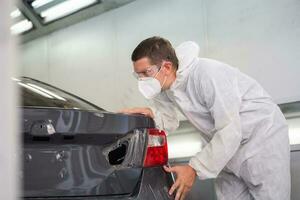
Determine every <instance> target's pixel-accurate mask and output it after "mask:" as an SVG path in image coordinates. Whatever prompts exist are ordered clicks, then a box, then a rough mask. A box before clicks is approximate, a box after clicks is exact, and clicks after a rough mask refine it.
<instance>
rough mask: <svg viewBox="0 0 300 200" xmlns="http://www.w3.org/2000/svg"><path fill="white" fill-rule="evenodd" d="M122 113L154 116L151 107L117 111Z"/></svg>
mask: <svg viewBox="0 0 300 200" xmlns="http://www.w3.org/2000/svg"><path fill="white" fill-rule="evenodd" d="M119 112H120V113H124V114H143V115H145V116H147V117H151V118H154V114H153V112H152V110H151V108H147V107H143V108H127V109H123V110H120V111H119Z"/></svg>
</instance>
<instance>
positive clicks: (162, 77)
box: [133, 57, 172, 89]
mask: <svg viewBox="0 0 300 200" xmlns="http://www.w3.org/2000/svg"><path fill="white" fill-rule="evenodd" d="M167 64H170V62H167V63H166V62H163V64H162V66H156V65H152V64H151V63H150V60H149V59H148V58H147V57H145V58H141V59H139V60H137V61H136V62H133V68H134V72H135V73H136V74H137V75H138V77H140V78H142V77H154V78H156V79H157V80H158V81H159V82H160V85H163V88H162V89H168V88H169V86H170V84H168V82H169V81H166V80H167V77H168V76H169V74H170V72H171V71H170V70H171V68H172V67H171V68H170V67H167V66H165V65H167ZM164 82H165V84H163V83H164Z"/></svg>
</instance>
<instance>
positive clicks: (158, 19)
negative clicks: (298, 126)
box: [21, 0, 300, 110]
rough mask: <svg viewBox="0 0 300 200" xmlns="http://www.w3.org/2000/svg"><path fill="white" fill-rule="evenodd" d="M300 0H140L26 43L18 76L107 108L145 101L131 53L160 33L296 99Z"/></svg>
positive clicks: (299, 95) (277, 94) (299, 92)
mask: <svg viewBox="0 0 300 200" xmlns="http://www.w3.org/2000/svg"><path fill="white" fill-rule="evenodd" d="M299 10H300V1H299V0H264V1H261V0H252V1H250V0H248V1H239V0H226V1H225V0H218V1H216V0H184V1H183V0H164V1H161V0H153V1H147V0H137V1H135V2H133V3H130V4H128V5H126V6H124V7H121V8H119V9H116V10H113V11H110V12H107V13H105V14H103V15H100V16H97V17H94V18H92V19H89V20H87V21H84V22H81V23H79V24H76V25H73V26H71V27H68V28H65V29H62V30H59V31H57V32H54V33H52V34H50V35H48V36H46V37H43V38H40V39H37V40H34V41H31V42H29V43H26V44H24V45H23V46H22V47H23V56H22V57H23V58H22V66H21V69H22V73H23V74H24V75H26V76H30V77H33V78H37V79H40V80H43V81H46V82H50V83H51V84H54V85H56V86H59V87H61V88H63V89H66V90H68V91H70V92H73V93H75V94H78V95H80V96H82V97H84V98H86V99H88V100H90V101H91V102H93V103H96V104H98V105H99V106H102V107H104V108H105V109H108V110H118V109H120V108H122V107H131V106H138V105H143V104H145V101H144V99H143V98H142V96H141V95H140V94H139V92H138V91H137V86H136V85H137V84H136V81H135V80H134V78H132V76H131V72H132V66H131V62H130V55H131V52H132V50H133V49H134V47H135V46H136V45H137V44H138V43H139V42H140V41H141V40H143V39H145V38H147V37H149V36H153V35H160V36H163V37H166V38H168V39H170V40H171V42H172V43H173V45H178V44H179V43H180V42H182V41H184V40H195V41H196V42H198V43H199V44H200V46H201V49H202V50H201V56H205V57H211V58H215V59H219V60H222V61H225V62H227V63H229V64H232V65H234V66H236V67H238V68H240V69H241V70H242V71H244V72H246V73H247V74H249V75H251V76H252V77H254V78H256V79H257V80H258V81H259V82H260V83H261V84H262V85H263V87H265V88H266V90H267V91H268V92H269V93H270V94H271V95H272V96H273V97H274V99H275V100H276V101H277V102H284V101H291V100H295V99H298V100H300V89H299V86H300V78H298V77H299V75H300V66H299V65H300V59H299V58H300V43H299V42H300V39H299V38H300V15H299V14H300V12H299Z"/></svg>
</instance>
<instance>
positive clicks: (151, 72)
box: [132, 65, 161, 80]
mask: <svg viewBox="0 0 300 200" xmlns="http://www.w3.org/2000/svg"><path fill="white" fill-rule="evenodd" d="M160 68H161V67H158V66H156V65H152V66H150V67H148V68H147V69H146V70H145V71H142V72H132V74H133V76H134V77H135V78H136V79H137V80H138V79H139V78H143V77H153V76H155V75H156V74H157V73H158V72H159V70H160Z"/></svg>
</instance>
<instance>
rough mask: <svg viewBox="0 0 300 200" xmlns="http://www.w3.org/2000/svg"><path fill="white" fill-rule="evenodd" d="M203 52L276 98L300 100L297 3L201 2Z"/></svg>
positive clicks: (276, 0)
mask: <svg viewBox="0 0 300 200" xmlns="http://www.w3.org/2000/svg"><path fill="white" fill-rule="evenodd" d="M205 7H206V10H207V12H206V13H207V33H208V44H209V45H208V49H207V52H206V56H208V57H212V58H215V59H219V60H223V61H225V62H227V63H229V64H231V65H233V66H236V67H239V68H240V69H241V70H242V71H244V72H245V73H247V74H248V75H250V76H252V77H254V78H255V79H257V80H258V81H259V82H260V83H261V84H262V85H263V87H264V88H265V89H266V90H267V91H268V92H269V93H270V94H271V95H272V96H273V98H274V99H275V100H276V101H277V102H278V103H281V102H286V101H293V100H300V1H299V0H248V1H240V0H218V1H217V0H206V1H205Z"/></svg>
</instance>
